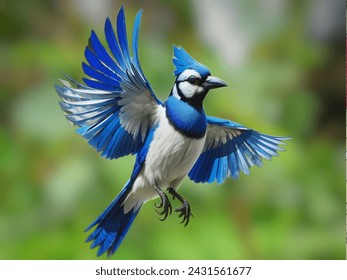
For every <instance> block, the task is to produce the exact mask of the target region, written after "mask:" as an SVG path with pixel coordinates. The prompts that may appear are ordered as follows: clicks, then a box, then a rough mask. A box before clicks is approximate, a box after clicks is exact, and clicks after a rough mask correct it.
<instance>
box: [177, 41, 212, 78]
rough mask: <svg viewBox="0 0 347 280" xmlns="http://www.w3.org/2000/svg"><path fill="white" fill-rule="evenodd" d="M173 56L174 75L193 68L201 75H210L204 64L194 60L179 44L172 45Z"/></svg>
mask: <svg viewBox="0 0 347 280" xmlns="http://www.w3.org/2000/svg"><path fill="white" fill-rule="evenodd" d="M173 53H174V57H173V58H172V62H173V64H174V65H175V71H174V74H175V76H179V75H180V74H181V73H182V72H183V71H184V70H187V69H193V70H195V71H197V72H198V73H199V74H200V75H201V76H207V75H210V71H209V70H208V69H207V67H206V66H205V65H202V64H201V63H199V62H198V61H196V60H195V59H194V58H193V57H192V56H191V55H190V54H189V53H187V51H186V50H185V49H183V48H182V47H180V46H178V47H177V46H175V45H174V47H173Z"/></svg>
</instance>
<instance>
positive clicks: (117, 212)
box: [85, 181, 141, 257]
mask: <svg viewBox="0 0 347 280" xmlns="http://www.w3.org/2000/svg"><path fill="white" fill-rule="evenodd" d="M131 187H132V182H130V181H129V182H128V183H127V184H126V185H125V186H124V188H123V190H122V191H121V192H120V194H119V195H118V196H117V197H116V198H115V199H114V200H113V201H112V202H111V204H110V205H109V206H108V207H107V208H106V209H105V210H104V211H103V212H102V213H101V214H100V216H99V217H97V218H96V219H95V220H94V221H93V222H92V223H91V224H90V225H89V226H88V227H87V228H86V230H85V231H89V230H90V229H91V228H92V227H94V226H96V225H97V227H96V229H95V230H94V231H93V232H92V233H91V234H90V235H89V236H88V237H87V239H86V242H90V241H93V242H92V244H91V246H90V248H91V249H92V248H95V247H97V246H100V247H99V250H98V252H97V255H98V257H99V256H101V255H102V254H104V253H105V252H106V251H107V252H108V256H111V255H112V254H114V252H115V251H116V250H117V248H118V247H119V245H120V244H121V242H122V240H123V238H124V237H125V235H126V233H127V232H128V230H129V228H130V226H131V224H132V223H133V221H134V219H135V218H136V216H137V214H138V213H139V211H140V208H141V207H139V208H137V209H134V208H133V209H131V210H130V211H129V212H127V213H124V206H123V202H124V201H125V199H126V198H127V196H128V194H129V192H130V190H131Z"/></svg>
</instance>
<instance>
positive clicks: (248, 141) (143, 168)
mask: <svg viewBox="0 0 347 280" xmlns="http://www.w3.org/2000/svg"><path fill="white" fill-rule="evenodd" d="M141 15H142V10H141V11H140V12H139V13H138V14H137V15H136V18H135V22H134V30H133V35H132V42H131V49H130V48H129V44H128V40H127V32H126V26H125V14H124V8H123V7H122V8H121V9H120V11H119V13H118V16H117V24H116V33H115V30H114V28H113V26H112V23H111V21H110V20H109V19H106V22H105V29H104V31H105V37H106V43H107V46H108V48H106V47H105V46H103V44H102V43H101V42H100V40H99V38H98V36H97V35H96V33H95V32H94V31H92V32H91V35H90V38H89V44H88V46H87V47H86V49H85V52H84V54H85V58H86V62H83V63H82V69H83V71H84V73H85V74H86V76H87V77H85V78H83V81H84V84H81V83H78V82H76V81H75V80H73V79H72V78H70V77H67V80H68V81H63V80H62V81H61V83H62V84H61V85H56V86H55V88H56V91H57V93H58V94H59V96H60V98H61V102H60V106H61V108H62V109H63V111H64V113H65V116H66V118H67V119H68V120H69V121H70V122H71V123H72V124H73V125H76V126H78V128H77V133H78V134H80V135H82V136H83V137H84V138H85V139H87V140H88V143H89V144H90V145H91V146H92V147H94V148H95V149H96V151H97V152H100V153H101V156H103V157H106V158H109V159H116V158H119V157H122V156H126V155H129V154H134V155H136V161H135V165H134V168H133V172H132V174H131V176H130V179H129V181H128V182H127V183H126V184H125V186H124V187H123V189H122V190H121V192H120V193H119V195H118V196H117V197H116V198H115V199H114V200H113V201H112V202H111V203H110V205H109V206H108V207H107V208H106V209H105V210H104V211H103V212H102V213H101V214H100V215H99V216H98V217H97V218H96V219H95V220H94V221H93V222H92V223H91V224H90V225H89V226H88V227H87V229H86V231H89V230H91V229H92V228H94V230H93V231H92V233H91V234H90V235H89V236H88V238H87V240H86V241H87V242H91V248H95V247H99V249H98V252H97V255H98V256H100V255H102V254H104V253H105V252H107V253H108V255H109V256H110V255H112V254H113V253H114V252H115V251H116V250H117V248H118V247H119V245H120V244H121V242H122V240H123V238H124V237H125V235H126V233H127V232H128V230H129V228H130V226H131V224H132V222H133V221H134V219H135V217H136V216H137V214H138V213H139V211H140V209H141V207H142V205H143V204H144V203H145V202H147V201H148V200H151V199H153V198H157V197H159V198H160V203H159V204H156V208H157V209H156V210H157V212H158V214H159V215H160V216H161V220H165V219H166V218H167V217H168V216H169V215H170V214H171V213H172V206H171V203H170V200H169V198H168V195H167V194H166V191H167V193H168V194H169V195H172V196H173V198H176V199H177V200H178V201H179V202H181V206H180V207H178V208H176V209H175V212H178V214H179V217H181V218H182V223H184V225H187V224H188V223H189V220H190V217H191V216H192V215H191V209H190V205H189V203H188V201H187V200H186V199H185V198H184V197H182V196H181V195H180V194H179V193H178V192H177V190H178V187H179V186H180V184H181V182H182V180H183V179H184V178H185V176H186V175H188V176H189V178H190V179H191V180H193V181H194V182H197V183H199V182H202V183H205V182H207V183H212V182H214V181H216V182H217V183H218V184H220V183H223V182H224V181H225V180H226V179H227V178H228V177H232V178H233V179H237V178H238V177H239V174H240V172H243V173H245V174H249V173H250V167H252V166H253V165H256V166H262V159H263V158H265V159H267V160H269V159H271V158H272V157H273V156H277V155H278V154H277V151H283V150H284V149H283V148H281V147H280V145H284V142H283V141H285V140H288V139H289V138H285V137H278V136H270V135H266V134H261V133H259V132H257V131H255V130H252V129H249V128H246V127H244V126H242V125H240V124H237V123H234V122H232V121H229V120H223V119H220V118H216V117H211V116H206V114H205V112H204V109H203V100H204V98H205V96H206V95H207V94H208V92H209V90H212V89H216V88H219V87H224V86H226V83H225V82H224V81H222V80H221V79H219V78H217V77H213V76H211V73H210V71H209V70H208V68H207V67H206V66H204V65H202V64H201V63H199V62H197V61H196V60H195V59H194V58H193V57H192V56H190V55H189V54H188V53H187V52H186V51H185V50H184V49H183V48H182V47H177V46H174V48H173V53H174V57H173V59H172V61H173V64H174V66H175V70H174V75H175V78H176V79H175V82H174V84H173V87H172V90H171V92H170V94H169V97H168V99H167V100H166V101H165V102H161V101H160V100H159V99H158V98H157V97H156V95H155V94H154V92H153V90H152V88H151V86H150V84H149V82H148V81H147V79H146V77H145V75H144V73H143V71H142V69H141V65H140V61H139V56H138V38H139V28H140V23H141Z"/></svg>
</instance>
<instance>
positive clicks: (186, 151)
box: [125, 107, 205, 211]
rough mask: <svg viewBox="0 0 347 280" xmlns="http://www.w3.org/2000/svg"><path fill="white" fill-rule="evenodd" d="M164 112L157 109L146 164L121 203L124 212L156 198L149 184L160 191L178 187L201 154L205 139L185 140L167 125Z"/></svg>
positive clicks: (163, 109)
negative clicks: (155, 122) (155, 127)
mask: <svg viewBox="0 0 347 280" xmlns="http://www.w3.org/2000/svg"><path fill="white" fill-rule="evenodd" d="M165 111H166V109H165V108H164V107H159V110H158V119H159V126H158V128H157V129H156V131H155V133H154V135H153V140H152V143H151V145H150V147H149V150H148V153H147V157H146V162H145V165H144V167H143V168H142V170H141V172H140V174H139V176H138V178H137V179H136V180H135V182H134V186H133V190H132V192H131V194H130V195H129V197H128V198H127V200H126V203H125V211H128V210H130V209H131V208H133V207H134V206H136V205H140V204H142V203H143V202H145V201H147V200H149V199H152V198H153V197H155V196H156V192H155V191H154V189H153V187H152V186H153V184H155V183H157V185H158V187H160V188H162V189H164V188H167V187H175V188H176V187H178V184H179V183H180V182H181V180H182V179H183V178H184V177H185V176H186V175H187V174H188V172H189V171H190V169H191V168H192V167H193V165H194V163H195V162H196V160H197V158H198V157H199V155H200V154H201V152H202V149H203V146H204V143H205V137H203V138H201V139H192V138H188V137H186V136H184V135H182V134H181V133H179V132H178V131H176V130H175V129H174V128H173V126H172V125H171V124H170V123H169V121H168V119H167V117H166V112H165Z"/></svg>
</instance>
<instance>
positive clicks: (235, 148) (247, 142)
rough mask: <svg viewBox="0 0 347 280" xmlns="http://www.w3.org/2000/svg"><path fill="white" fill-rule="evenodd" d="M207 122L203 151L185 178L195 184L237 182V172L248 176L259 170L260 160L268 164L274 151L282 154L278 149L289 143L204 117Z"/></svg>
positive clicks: (274, 153)
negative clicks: (266, 161)
mask: <svg viewBox="0 0 347 280" xmlns="http://www.w3.org/2000/svg"><path fill="white" fill-rule="evenodd" d="M207 122H208V127H207V135H206V142H205V147H204V149H203V152H202V154H201V155H200V157H199V158H198V160H197V161H196V163H195V165H194V166H193V168H192V169H191V171H190V172H189V174H188V176H189V177H190V179H191V180H193V181H195V182H208V183H212V182H213V181H217V183H218V184H221V183H223V182H224V181H225V179H226V178H227V177H229V176H231V177H232V178H234V179H237V178H238V177H239V173H240V171H241V172H243V173H245V174H247V175H248V174H250V168H251V167H252V166H254V165H256V166H259V167H260V166H262V158H265V159H267V160H270V159H271V158H272V157H273V156H277V155H278V153H277V151H284V148H282V147H280V146H279V145H285V143H284V142H283V141H284V140H289V139H290V138H285V137H277V136H270V135H265V134H261V133H259V132H257V131H254V130H251V129H248V128H246V127H243V126H241V125H240V124H237V123H233V122H231V121H228V120H222V119H219V118H215V117H207Z"/></svg>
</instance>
